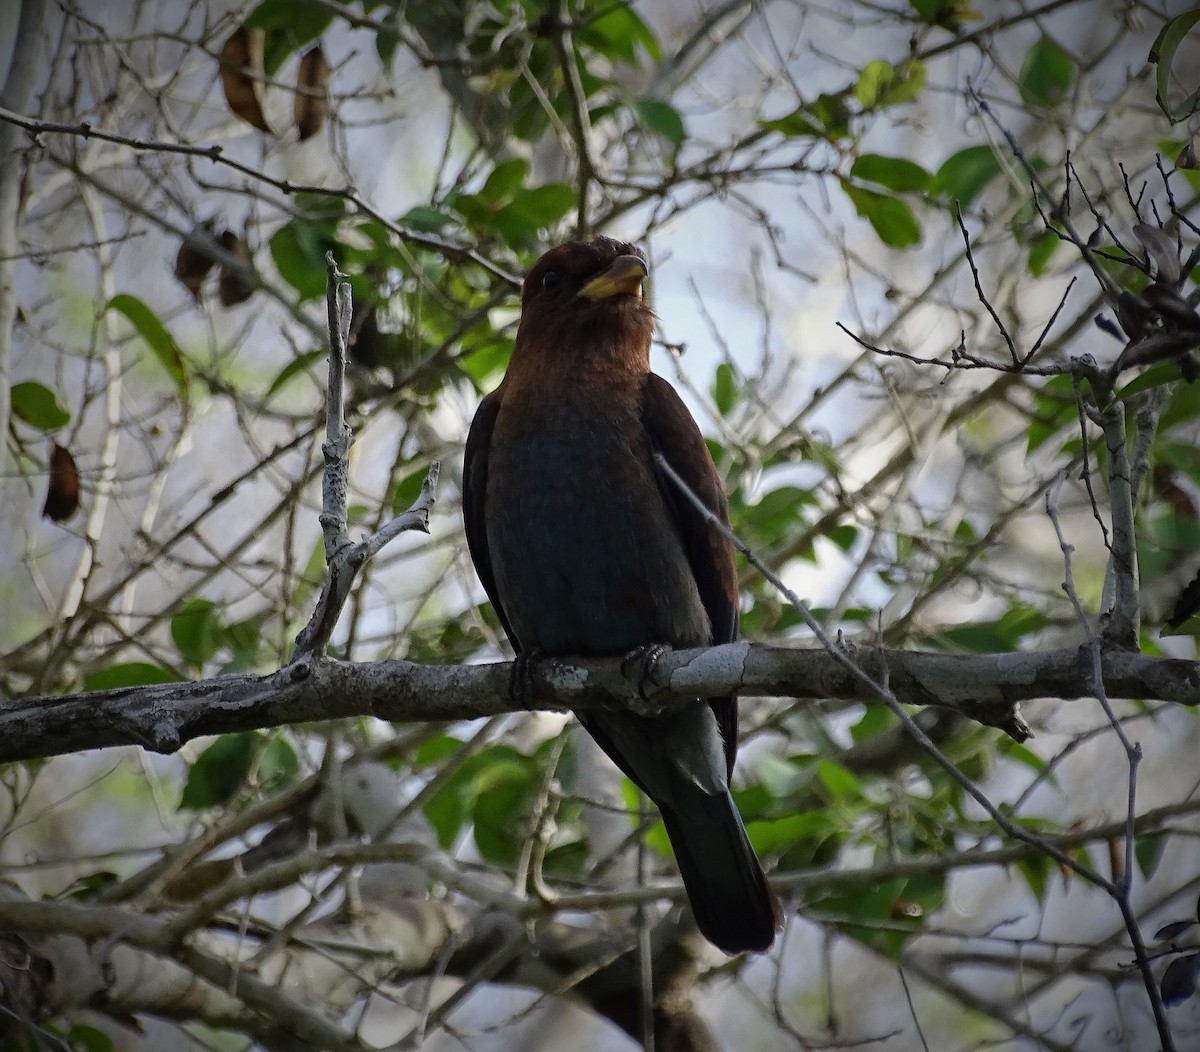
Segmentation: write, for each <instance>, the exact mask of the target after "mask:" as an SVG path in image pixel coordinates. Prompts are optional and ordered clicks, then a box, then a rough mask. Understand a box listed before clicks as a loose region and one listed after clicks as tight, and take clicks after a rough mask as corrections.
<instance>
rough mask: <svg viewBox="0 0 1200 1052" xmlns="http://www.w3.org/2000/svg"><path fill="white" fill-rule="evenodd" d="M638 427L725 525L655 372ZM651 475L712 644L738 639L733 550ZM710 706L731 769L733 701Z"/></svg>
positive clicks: (716, 493) (691, 428)
mask: <svg viewBox="0 0 1200 1052" xmlns="http://www.w3.org/2000/svg"><path fill="white" fill-rule="evenodd" d="M642 426H643V427H644V428H645V429H646V434H647V436H648V437H649V439H650V445H651V448H652V449H653V450H654V451H655V452H658V453H661V454H662V455H663V457H665V458H666V461H667V463H668V464H670V465H671V467H672V468H674V470H675V471H676V473H677V474H678V475H679V477H680V478H682V479H683V481H684V482H685V483H686V484H687V487H688V489H690V490H691V491H692V492H693V493H694V494H695V495H696V496H697V497H699V498H700V500H701V502H702V503H703V504H704V506H705V507H706V508H708V509H709V510H710V511H711V512H712V513H713V514H714V515H716V517H717V518H718V519H719V520H720V521H721V522H723V523H727V522H728V521H729V518H728V512H727V509H726V504H725V491H724V490H723V489H722V488H721V480H720V478H719V477H718V475H717V469H716V467H715V466H714V465H713V462H712V457H711V456H710V455H709V452H708V446H707V445H705V443H704V436H703V435H702V434H701V433H700V429H699V428H698V427H697V426H696V422H695V421H694V420H693V419H692V415H691V413H689V412H688V409H687V406H686V405H684V404H683V400H682V399H681V398H680V397H679V395H678V394H677V393H676V391H675V388H673V387H672V386H671V385H670V384H669V383H667V381H666V380H664V379H663V378H662V377H661V376H658V375H656V374H655V373H649V374H648V375H647V377H646V381H645V384H644V385H643V388H642ZM656 474H657V475H658V482H659V486H660V488H661V489H662V491H663V495H664V497H665V499H666V502H667V506H668V508H670V510H671V513H672V515H673V517H674V519H675V525H676V527H677V528H678V530H679V536H680V538H681V540H682V541H683V547H684V551H685V552H686V553H687V560H688V564H689V566H691V569H692V576H693V577H694V578H695V579H696V587H697V588H698V590H699V592H700V600H701V602H703V603H704V609H705V610H706V611H707V612H708V618H709V621H710V622H711V623H712V631H713V642H714V643H731V642H733V640H735V639H736V638H737V613H738V608H737V597H738V588H737V572H736V570H735V569H734V565H733V548H732V546H731V545H730V543H729V541H727V540H726V539H725V538H724V537H722V536H721V535H720V534H719V533H718V532H717V531H716V530H714V529H713V528H712V526H711V524H710V523H709V522H707V521H706V520H705V518H704V516H702V515H701V514H700V513H699V512H697V511H696V509H695V508H694V507H692V506H691V504H690V502H689V501H688V500H687V498H686V497H685V496H684V495H683V494H682V493H680V492H679V489H678V487H677V486H676V485H675V483H674V482H673V481H672V480H671V479H669V478H667V477H666V476H665V475H663V473H662V472H661V471H658V470H657V469H656ZM710 704H711V705H712V710H713V712H714V714H715V715H716V717H717V724H718V726H719V727H720V728H721V736H722V738H723V739H724V743H725V761H726V765H727V767H728V769H729V772H730V773H732V771H733V761H734V759H735V757H736V755H737V705H736V703H735V702H734V700H733V699H732V698H714V699H712V701H711V702H710Z"/></svg>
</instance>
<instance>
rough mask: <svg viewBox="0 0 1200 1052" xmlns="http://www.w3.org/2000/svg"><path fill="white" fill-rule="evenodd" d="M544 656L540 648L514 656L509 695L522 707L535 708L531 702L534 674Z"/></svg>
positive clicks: (509, 678)
mask: <svg viewBox="0 0 1200 1052" xmlns="http://www.w3.org/2000/svg"><path fill="white" fill-rule="evenodd" d="M542 656H543V655H542V652H541V651H540V650H523V651H521V652H520V653H519V654H517V656H516V657H514V658H513V663H512V671H511V672H510V673H509V674H508V696H509V697H510V698H512V700H513V701H515V702H516V703H517V704H518V705H520V706H521V707H522V708H525V709H532V708H533V706H532V705H531V704H530V703H529V702H530V698H531V696H532V694H533V674H534V671H535V670H536V669H537V664H538V662H539V661H541V660H542Z"/></svg>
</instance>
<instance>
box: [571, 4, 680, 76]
mask: <svg viewBox="0 0 1200 1052" xmlns="http://www.w3.org/2000/svg"><path fill="white" fill-rule="evenodd" d="M601 11H602V13H601V14H598V15H596V16H595V17H594V18H593V20H592V22H591V24H590V25H589V26H587V28H586V29H584V30H583V31H582V32H581V33H580V35H579V39H580V40H582V41H584V42H585V43H587V44H589V45H590V46H592V47H594V48H595V49H596V50H597V51H599V52H600V53H601V54H603V55H606V56H608V57H610V58H611V57H617V58H620V59H622V60H623V61H625V62H627V63H628V64H629V65H631V66H632V65H635V64H636V62H637V52H636V50H635V49H636V46H637V45H638V44H640V45H641V46H642V47H643V48H644V49H645V52H646V54H647V55H648V56H649V57H650V60H651V61H652V62H661V61H662V46H661V45H660V44H659V42H658V37H656V36H655V35H654V32H653V30H651V29H650V27H649V26H648V25H646V23H645V22H643V21H642V20H641V19H640V18H639V17H638V16H637V15H636V14H635V13H634V10H633V7H632V6H630V5H625V4H613V5H611V6H610V7H608V8H607V9H604V8H601Z"/></svg>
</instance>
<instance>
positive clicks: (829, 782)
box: [817, 760, 863, 800]
mask: <svg viewBox="0 0 1200 1052" xmlns="http://www.w3.org/2000/svg"><path fill="white" fill-rule="evenodd" d="M817 777H818V778H820V779H821V781H822V782H823V783H824V784H825V788H826V789H828V790H829V793H830V795H831V796H832V797H833V799H834V800H848V799H855V800H857V799H859V798H861V797H862V795H863V786H862V782H860V781H859V780H858V778H857V776H855V775H854V774H852V773H851V772H850V771H848V770H846V768H845V767H843V766H842V765H841V764H840V763H833V762H832V761H831V760H818V761H817Z"/></svg>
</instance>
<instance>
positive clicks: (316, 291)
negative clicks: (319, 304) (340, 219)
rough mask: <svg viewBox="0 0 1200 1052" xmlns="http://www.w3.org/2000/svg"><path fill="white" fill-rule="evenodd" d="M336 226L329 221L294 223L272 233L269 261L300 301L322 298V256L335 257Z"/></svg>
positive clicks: (303, 220)
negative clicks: (298, 295) (272, 262)
mask: <svg viewBox="0 0 1200 1052" xmlns="http://www.w3.org/2000/svg"><path fill="white" fill-rule="evenodd" d="M336 230H337V223H336V222H335V221H332V220H329V219H304V218H298V219H293V220H292V221H291V222H290V223H285V224H284V225H283V226H281V227H280V228H279V229H278V230H276V231H275V234H274V236H273V237H272V238H271V241H270V249H271V258H272V259H273V260H274V261H275V267H276V269H277V270H278V271H279V276H280V277H281V278H283V280H284V281H286V282H287V283H288V284H289V285H291V286H292V288H294V289H295V290H296V291H297V292H298V293H299V294H300V299H301V300H313V299H317V298H318V297H320V296H324V295H325V280H326V278H325V253H326V252H330V251H332V252H333V253H334V255H335V257H337V256H338V251H339V248H340V246H339V245H338V242H337V238H336V236H335V233H336Z"/></svg>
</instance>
